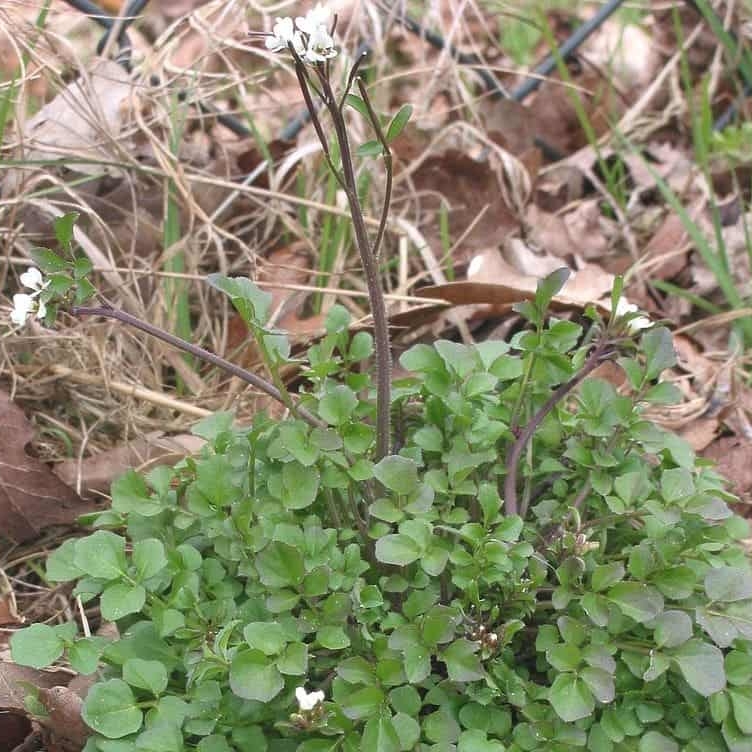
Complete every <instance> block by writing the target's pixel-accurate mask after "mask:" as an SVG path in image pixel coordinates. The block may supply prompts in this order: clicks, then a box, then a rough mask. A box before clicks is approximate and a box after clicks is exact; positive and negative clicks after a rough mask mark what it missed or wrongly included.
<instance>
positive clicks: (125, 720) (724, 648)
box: [11, 6, 752, 752]
mask: <svg viewBox="0 0 752 752" xmlns="http://www.w3.org/2000/svg"><path fill="white" fill-rule="evenodd" d="M322 12H323V9H321V8H320V6H317V8H315V9H314V10H312V11H311V12H310V13H309V14H308V16H306V18H304V19H299V21H302V23H299V24H298V29H299V30H298V31H296V30H295V26H294V25H293V21H292V19H278V21H277V24H275V27H274V32H273V34H272V35H271V36H270V37H267V47H269V49H278V50H287V51H288V52H289V53H290V54H291V55H292V57H293V60H294V67H295V70H296V73H297V75H298V78H299V82H300V85H301V89H302V90H303V92H304V95H305V97H306V101H307V102H308V103H309V108H310V110H311V115H312V122H313V126H314V128H315V129H316V132H317V134H319V137H320V139H321V141H322V146H323V148H324V157H325V159H326V161H327V164H328V166H329V168H330V169H331V171H332V174H333V175H334V176H335V180H337V182H338V183H339V184H340V186H341V187H342V188H343V190H344V191H345V193H346V196H347V199H348V203H349V206H350V208H351V214H352V219H353V237H354V238H355V241H356V244H357V246H358V250H359V252H360V254H361V258H362V260H363V263H364V266H365V267H366V277H367V284H368V289H369V295H370V298H371V302H372V306H373V310H374V314H375V315H374V335H373V336H372V335H371V334H370V333H368V332H366V331H359V332H357V333H354V334H353V333H352V332H351V331H350V328H349V323H350V320H349V314H348V313H347V311H346V310H345V309H344V308H341V307H339V306H335V307H334V308H332V309H331V310H330V311H329V312H328V314H327V318H326V332H325V334H324V336H323V337H322V338H321V339H320V340H319V341H318V342H316V343H315V344H313V345H312V346H311V347H310V348H309V349H308V351H307V353H306V355H305V357H301V358H298V359H297V364H298V366H299V367H300V369H301V376H302V379H301V380H302V386H301V387H300V389H299V391H298V393H295V394H293V393H291V392H290V391H288V390H287V388H286V386H285V384H284V383H283V382H282V380H281V377H280V371H281V367H282V366H283V365H288V364H290V362H291V350H290V346H289V343H288V341H287V338H286V336H285V334H284V332H280V331H278V330H275V329H274V328H272V327H271V325H270V321H269V296H268V295H267V294H266V293H264V292H263V291H261V290H259V289H258V288H257V287H256V286H255V285H254V284H253V283H252V282H251V281H250V280H247V279H243V278H237V277H236V278H230V277H226V276H223V275H212V276H211V277H210V279H209V282H210V283H211V284H212V285H213V286H214V287H215V288H216V289H217V290H219V291H221V292H222V293H224V294H226V295H227V296H228V298H229V299H230V301H231V302H232V305H233V306H234V307H235V309H236V310H237V311H238V313H239V314H240V316H241V317H242V319H243V320H244V321H245V323H246V324H247V326H248V328H249V331H250V332H251V333H252V334H253V335H254V337H255V339H256V341H257V343H258V348H259V352H260V353H261V354H262V357H263V360H264V362H265V365H266V368H267V370H268V371H269V374H270V378H271V381H268V380H266V379H264V378H262V377H260V376H258V375H256V374H253V373H250V372H248V371H245V370H244V369H242V368H240V367H238V366H236V365H234V364H232V363H229V362H228V361H226V360H224V359H222V358H220V357H219V356H216V355H214V354H212V353H210V352H208V351H206V350H204V349H202V348H200V347H199V346H197V345H194V344H191V343H189V342H186V341H184V340H181V339H179V338H178V337H176V336H174V335H172V334H170V333H168V332H165V331H163V330H160V329H158V328H157V327H154V326H152V325H151V324H148V323H147V322H144V321H140V320H139V319H137V318H136V317H134V316H132V315H130V314H128V313H126V312H124V311H121V310H118V309H114V308H111V307H109V306H108V305H107V303H106V302H103V301H101V300H100V301H98V302H100V305H97V306H90V307H82V306H81V305H80V302H81V299H82V298H85V297H88V296H89V294H90V293H91V291H92V290H91V288H90V287H89V286H87V285H88V282H86V283H81V282H80V280H86V274H87V273H88V271H89V270H88V269H84V268H83V267H82V268H81V269H79V270H78V271H77V263H78V264H80V262H77V261H75V260H74V261H65V260H63V259H60V258H59V257H58V256H57V255H56V254H55V253H53V252H52V251H49V250H46V249H45V250H44V251H43V252H42V251H40V252H39V253H37V255H36V256H35V260H36V262H37V264H38V265H40V266H43V267H44V264H46V265H47V267H46V268H43V270H44V271H46V272H47V273H48V274H52V275H61V279H63V278H64V279H63V281H64V282H65V284H63V282H61V283H60V285H61V290H60V292H59V293H58V292H56V290H57V287H56V285H57V283H55V285H53V283H52V282H51V281H50V280H48V281H46V282H45V281H44V280H43V279H42V277H41V274H40V273H39V272H38V271H36V272H35V273H34V274H32V273H30V272H27V277H26V280H27V282H29V286H31V287H33V289H35V290H36V292H34V294H33V295H25V297H24V300H23V301H22V304H21V303H19V304H17V305H16V304H15V303H14V305H15V308H16V310H14V314H15V315H16V318H17V319H18V320H19V321H20V320H21V319H23V320H25V319H26V317H28V315H29V314H30V313H31V312H33V311H36V312H37V315H39V312H40V311H41V310H42V306H43V305H44V306H45V307H46V310H51V308H52V306H53V305H56V304H58V302H62V303H64V304H67V305H69V306H70V305H71V304H72V307H70V311H71V313H72V314H73V315H78V316H86V315H101V316H107V317H109V318H112V319H116V320H119V321H121V322H122V323H124V324H126V325H129V326H132V327H135V328H136V329H138V330H140V331H142V332H144V333H146V334H149V335H151V336H155V337H158V338H160V339H161V340H163V341H165V342H167V343H169V344H172V345H174V346H176V347H179V348H181V349H182V350H184V351H185V352H187V353H189V354H191V355H193V356H195V357H198V358H201V359H203V360H205V361H207V362H208V363H210V364H213V365H214V366H217V367H220V368H223V369H225V370H226V371H227V372H229V373H231V374H233V375H235V376H238V377H239V378H242V379H244V380H245V381H247V382H248V383H251V384H253V385H254V386H257V387H258V388H260V389H262V390H264V391H265V392H266V393H267V394H268V395H270V396H272V397H273V398H274V399H276V400H278V401H279V402H282V403H283V404H284V405H285V406H286V407H287V408H288V410H289V413H288V417H286V418H284V419H283V420H272V419H270V418H268V417H266V416H264V415H259V416H258V417H257V418H256V420H255V421H254V423H253V424H252V425H251V426H236V425H234V423H233V416H232V415H231V414H229V413H218V414H215V415H213V416H211V417H210V418H207V419H204V420H203V421H201V422H200V423H199V424H197V425H196V426H195V427H194V429H193V430H194V433H195V434H196V435H197V436H199V437H202V438H203V439H205V440H206V445H205V447H204V449H203V451H202V452H200V453H199V454H197V455H196V456H194V457H189V458H187V459H185V460H183V461H182V462H180V463H179V464H177V465H176V466H174V467H167V466H164V467H156V468H153V469H152V470H150V471H149V472H148V473H146V474H143V475H142V474H139V473H136V472H134V471H129V472H127V473H126V474H125V475H123V476H122V477H121V478H119V479H118V480H117V481H116V482H115V483H114V484H113V486H112V492H111V495H112V504H111V508H110V509H108V510H106V511H103V512H99V513H96V514H93V515H90V516H88V517H86V518H85V519H84V520H83V522H84V523H85V524H87V525H90V526H92V527H93V528H94V532H92V533H91V534H89V535H87V536H85V537H82V538H79V539H70V540H67V541H66V542H65V543H63V545H61V546H60V548H58V549H57V550H56V551H54V552H53V553H52V554H51V555H50V556H49V558H48V561H47V571H46V577H47V580H48V581H50V582H53V583H68V582H70V583H73V585H72V587H73V590H72V593H73V595H74V596H75V597H77V598H80V600H81V601H82V602H84V603H90V602H94V601H97V600H98V604H99V610H100V613H101V616H102V619H103V620H105V621H109V622H113V623H114V624H115V625H116V626H117V633H118V637H117V638H116V639H111V638H105V637H103V636H99V635H94V636H90V635H89V634H88V627H89V625H88V624H87V625H82V626H83V627H84V630H83V635H81V634H79V631H78V625H76V624H64V625H56V626H51V625H48V624H36V625H33V626H31V627H29V628H28V629H24V630H19V631H17V632H16V633H15V634H14V635H13V637H12V638H11V652H12V656H13V658H14V660H15V661H16V662H18V663H20V664H24V665H29V666H34V667H43V666H46V665H50V664H52V663H55V662H57V661H59V660H62V659H64V660H66V661H67V662H68V664H69V665H70V666H71V668H72V669H73V670H75V671H77V672H79V673H81V674H87V675H91V674H94V675H96V682H95V683H94V684H93V686H92V688H91V689H90V691H89V693H88V695H87V697H86V699H85V701H84V705H83V711H82V716H83V719H84V721H85V722H86V724H87V725H88V726H89V728H90V729H91V730H92V735H91V737H90V738H89V740H88V741H87V744H86V751H87V752H130V751H133V752H137V751H139V750H140V751H146V752H149V751H153V752H183V751H184V750H198V751H199V752H228V751H230V752H231V751H232V750H236V751H237V752H245V751H246V750H247V751H248V752H257V751H258V750H261V751H262V752H263V751H267V752H328V751H331V752H334V751H336V750H340V751H342V752H356V751H363V752H403V751H404V752H409V751H410V750H417V751H418V752H429V750H431V751H435V752H442V751H443V750H457V752H504V751H505V750H506V751H507V752H537V751H540V752H544V751H545V752H549V751H553V752H559V751H561V752H566V751H568V750H577V749H583V748H584V749H589V750H591V751H592V752H612V751H614V752H627V751H628V750H635V749H636V750H638V752H673V751H677V752H678V750H679V749H680V748H681V749H683V750H684V751H685V752H726V751H727V750H730V751H731V752H743V751H744V750H748V749H750V748H751V747H752V690H751V689H750V683H751V682H752V571H751V570H750V567H749V563H748V560H747V557H746V555H745V552H744V550H743V548H742V547H741V546H740V545H739V544H738V541H739V540H740V539H742V538H744V537H746V536H747V535H748V527H747V524H746V522H745V521H744V520H742V519H740V518H738V517H736V516H734V515H733V513H732V512H731V510H730V509H729V507H728V503H729V502H731V501H733V497H732V496H730V495H729V494H728V493H727V492H726V490H725V489H724V484H723V480H722V478H721V477H720V476H719V475H718V474H717V473H715V472H714V471H713V470H712V469H711V468H710V467H709V465H708V464H707V463H705V462H703V461H701V460H698V459H697V458H696V457H695V455H694V453H693V452H692V450H691V449H690V448H689V447H688V446H687V444H686V443H685V442H683V441H682V440H681V439H679V438H678V437H677V436H675V435H674V434H672V433H670V432H667V431H664V430H662V429H660V428H658V427H656V426H655V425H653V424H652V423H651V422H650V421H649V420H648V419H647V417H646V410H647V409H648V408H650V407H651V406H653V405H662V404H670V403H672V402H674V401H675V400H676V399H677V398H678V392H677V390H676V388H675V387H673V386H672V385H671V384H670V383H666V382H663V381H661V375H662V373H663V372H664V371H665V370H666V369H668V368H670V367H672V366H673V365H674V362H675V357H674V351H673V347H672V341H671V336H670V334H669V332H668V330H666V329H664V328H662V327H659V326H652V325H651V322H650V321H649V320H648V319H647V318H646V317H645V316H644V315H640V313H639V312H638V311H636V310H635V309H633V307H630V306H628V305H625V304H624V301H622V300H621V282H619V283H618V284H617V285H616V287H615V289H614V292H613V295H612V314H611V316H610V317H609V319H608V321H603V320H601V317H600V316H599V315H598V313H597V312H596V311H594V310H589V311H586V315H585V316H584V317H583V319H582V322H580V323H578V322H577V321H573V320H568V319H562V318H557V317H555V316H553V315H551V314H550V311H549V307H550V303H551V301H552V300H553V298H554V296H555V295H556V294H557V293H558V292H559V290H560V289H561V287H562V285H563V284H564V282H565V281H566V277H567V273H566V271H565V270H559V271H557V272H555V273H554V274H552V275H550V276H549V277H547V278H546V279H544V280H542V281H541V282H540V284H539V286H538V289H537V291H536V293H535V295H534V296H532V299H530V300H528V301H525V302H523V303H521V304H519V305H518V306H517V309H516V310H517V313H518V314H519V315H520V316H521V317H522V319H523V320H524V321H525V322H526V325H525V326H524V327H521V328H520V330H519V331H517V332H516V333H515V334H514V336H513V337H512V338H511V340H510V341H509V342H504V341H486V342H481V343H478V344H476V345H472V346H470V345H464V344H459V343H456V342H450V341H447V340H440V341H438V342H436V343H434V344H432V345H427V344H417V345H415V346H413V347H412V348H410V349H409V350H407V351H406V352H405V353H403V355H402V357H401V364H402V366H403V367H404V369H405V370H406V371H407V372H409V374H410V375H409V376H408V377H407V378H403V379H400V380H398V381H395V382H394V383H392V380H391V376H390V373H389V358H390V349H389V338H388V329H386V328H385V324H386V319H385V318H383V315H384V310H385V309H384V300H383V294H382V293H381V290H380V287H379V285H378V279H377V268H378V266H377V265H378V249H379V246H380V243H381V240H382V238H383V235H384V230H385V227H386V215H387V209H388V194H389V190H388V189H387V190H386V191H385V193H386V197H387V198H386V201H385V203H384V208H383V212H382V219H381V222H380V223H379V227H378V230H377V232H376V236H375V238H374V239H373V241H371V238H370V236H369V235H368V233H367V232H366V229H367V228H366V225H365V222H364V217H363V212H362V208H361V206H360V203H359V196H358V191H357V181H356V175H355V169H354V164H353V160H352V150H351V149H350V146H349V143H348V140H347V132H346V120H345V117H344V114H343V108H344V105H345V104H349V105H350V106H351V107H353V108H354V109H355V110H356V111H358V112H359V113H360V114H361V115H363V116H364V117H366V118H367V119H368V121H369V122H370V123H371V125H372V127H373V129H374V131H375V133H376V136H377V139H376V141H375V142H373V143H375V144H377V145H378V147H379V149H380V152H379V153H380V154H381V156H382V157H383V159H384V162H385V165H386V170H387V181H389V179H390V177H389V176H390V172H391V167H390V156H389V148H388V143H389V140H390V139H391V138H393V137H394V136H395V134H396V133H397V132H398V131H399V129H401V128H402V127H404V124H405V123H406V122H407V118H408V117H409V112H408V111H407V110H406V109H403V110H401V111H400V112H399V113H398V114H397V115H396V116H395V117H394V118H393V119H392V120H391V122H390V124H389V125H387V126H383V127H382V122H381V119H380V118H379V117H378V116H377V115H376V113H375V112H374V110H373V108H372V106H371V104H370V102H369V100H368V94H367V91H366V89H365V87H364V86H363V85H362V82H360V81H358V79H357V76H356V73H357V64H356V65H355V67H354V68H353V69H352V71H351V74H350V77H349V79H348V85H347V87H346V89H345V92H344V93H343V94H342V96H341V97H339V98H335V96H334V94H333V91H332V88H331V83H330V80H329V60H330V59H331V57H332V56H333V55H335V54H336V51H335V50H334V49H333V41H332V38H331V36H330V34H329V32H328V31H327V30H326V28H322V25H321V21H320V14H321V13H322ZM307 66H309V67H310V66H312V67H310V69H309V67H307ZM311 70H312V71H313V73H311ZM356 81H357V83H358V89H359V91H360V95H361V96H359V97H354V96H350V97H349V98H348V94H349V89H350V88H351V86H352V85H353V83H354V82H356ZM311 92H313V93H315V94H316V95H317V96H319V97H320V98H321V99H322V101H323V104H324V106H325V109H326V111H327V113H328V114H329V117H330V118H331V120H332V122H333V124H334V131H335V138H336V141H337V147H338V148H337V150H336V151H335V149H332V148H329V145H328V142H327V138H326V134H325V131H324V126H323V124H322V122H321V120H320V119H319V117H318V112H317V110H316V108H315V107H314V106H313V102H312V94H311ZM385 134H386V135H385ZM364 151H365V152H366V154H375V153H376V148H375V147H368V148H367V149H365V150H364ZM335 155H336V158H335ZM337 160H339V162H338V161H337ZM74 221H75V217H70V216H68V217H66V218H63V219H62V220H61V221H60V223H59V225H58V227H57V228H56V230H57V231H58V240H59V242H60V244H61V245H62V246H63V248H64V250H66V252H67V255H68V256H69V255H70V241H71V239H72V237H73V229H72V228H73V223H74ZM22 282H23V280H22ZM80 291H83V292H80ZM380 316H381V317H382V318H379V317H380ZM371 359H373V360H374V361H375V366H376V367H375V369H374V371H375V373H374V374H373V376H372V374H371V371H370V369H369V368H368V364H369V363H370V361H371ZM606 361H613V362H616V363H617V364H618V365H619V366H620V367H621V369H622V370H623V372H624V374H625V376H626V385H625V387H624V388H623V389H620V390H617V389H616V388H615V387H614V386H613V385H612V384H611V383H609V382H608V381H604V380H601V379H598V378H596V377H595V375H594V374H595V372H596V369H597V368H598V366H599V365H600V364H602V363H604V362H606ZM390 418H391V419H390ZM30 707H34V703H33V702H31V703H30Z"/></svg>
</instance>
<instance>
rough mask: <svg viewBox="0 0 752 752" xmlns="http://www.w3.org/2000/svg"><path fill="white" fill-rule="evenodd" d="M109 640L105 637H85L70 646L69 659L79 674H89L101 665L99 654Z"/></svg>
mask: <svg viewBox="0 0 752 752" xmlns="http://www.w3.org/2000/svg"><path fill="white" fill-rule="evenodd" d="M106 644H107V640H106V639H105V638H104V637H83V638H81V639H80V640H76V641H75V642H74V643H73V644H72V645H71V646H70V647H69V648H68V661H70V665H71V668H72V669H73V670H74V671H77V672H78V673H79V674H84V675H86V676H88V675H89V674H93V673H94V672H95V671H96V670H97V668H98V667H99V656H100V655H101V654H102V650H104V647H105V645H106Z"/></svg>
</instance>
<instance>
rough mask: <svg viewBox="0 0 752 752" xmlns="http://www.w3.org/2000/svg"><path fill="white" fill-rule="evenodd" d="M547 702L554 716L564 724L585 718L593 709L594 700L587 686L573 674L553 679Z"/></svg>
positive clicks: (561, 675)
mask: <svg viewBox="0 0 752 752" xmlns="http://www.w3.org/2000/svg"><path fill="white" fill-rule="evenodd" d="M548 701H549V702H550V703H551V706H552V707H553V709H554V710H555V711H556V715H558V716H559V718H561V720H562V721H565V722H566V723H574V722H575V721H579V720H580V719H581V718H587V717H588V716H589V715H591V714H592V712H593V710H594V708H595V700H594V699H593V695H592V693H591V692H590V690H589V689H588V686H587V684H586V683H585V682H584V681H583V680H582V679H579V678H578V677H577V676H575V675H574V674H559V675H558V676H557V677H556V679H554V683H553V684H552V685H551V689H550V690H549V692H548Z"/></svg>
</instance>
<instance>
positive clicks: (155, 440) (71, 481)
mask: <svg viewBox="0 0 752 752" xmlns="http://www.w3.org/2000/svg"><path fill="white" fill-rule="evenodd" d="M203 444H204V441H203V439H201V438H199V437H198V436H193V435H192V434H181V435H178V436H165V435H164V434H163V433H162V432H161V431H156V432H153V433H149V434H146V435H145V436H143V437H142V438H139V439H136V440H134V441H131V442H129V443H128V444H126V445H125V446H119V447H115V448H114V449H109V450H107V451H105V452H100V453H99V454H95V455H93V456H92V457H86V458H84V459H83V460H82V461H81V462H79V461H78V460H64V461H63V462H61V463H60V464H58V465H57V466H56V467H55V470H54V472H55V475H57V476H58V477H59V478H60V479H61V480H62V481H63V482H64V483H65V484H66V485H68V486H71V487H74V488H75V487H78V484H79V483H80V488H81V495H82V496H83V497H85V498H90V497H96V496H97V494H104V493H107V492H108V491H109V488H110V485H111V483H112V481H113V480H115V478H117V477H118V476H119V475H122V474H123V473H124V472H125V471H126V470H128V468H131V467H138V468H140V469H141V470H145V469H147V468H148V466H150V465H153V464H157V463H158V464H163V465H164V464H174V463H175V462H178V461H179V460H181V459H183V458H184V457H185V456H186V455H189V454H194V453H195V452H198V451H199V450H200V449H201V447H202V446H203Z"/></svg>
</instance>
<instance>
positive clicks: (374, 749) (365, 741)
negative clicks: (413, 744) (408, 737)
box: [360, 714, 402, 752]
mask: <svg viewBox="0 0 752 752" xmlns="http://www.w3.org/2000/svg"><path fill="white" fill-rule="evenodd" d="M360 750H361V752H401V750H402V747H401V745H400V738H399V736H398V734H397V730H396V729H395V728H394V724H393V723H392V719H391V718H390V717H389V716H388V715H383V714H382V715H380V716H378V717H377V718H370V719H369V720H368V721H367V722H366V725H365V728H364V729H363V738H362V741H361V743H360Z"/></svg>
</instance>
